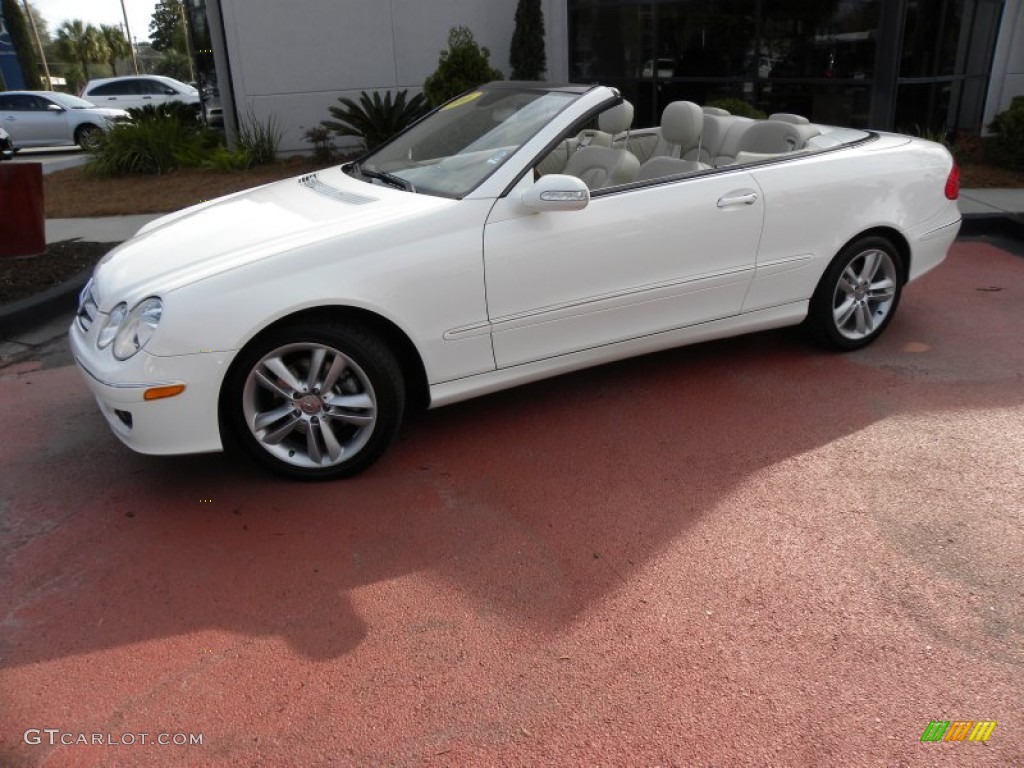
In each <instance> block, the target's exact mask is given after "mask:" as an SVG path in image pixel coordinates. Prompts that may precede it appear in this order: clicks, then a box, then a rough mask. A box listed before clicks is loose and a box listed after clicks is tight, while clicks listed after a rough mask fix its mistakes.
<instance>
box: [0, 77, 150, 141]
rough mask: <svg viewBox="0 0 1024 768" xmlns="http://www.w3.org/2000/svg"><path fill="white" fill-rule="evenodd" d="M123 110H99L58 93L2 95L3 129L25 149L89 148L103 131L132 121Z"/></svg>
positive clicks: (0, 94) (1, 120) (0, 124)
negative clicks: (119, 123)
mask: <svg viewBox="0 0 1024 768" xmlns="http://www.w3.org/2000/svg"><path fill="white" fill-rule="evenodd" d="M130 119H131V118H130V117H129V115H128V113H127V112H125V111H124V110H123V109H107V108H101V107H97V106H96V105H95V104H93V103H92V102H89V101H86V100H85V99H80V98H78V97H77V96H71V95H69V94H66V93H57V92H56V91H4V92H3V93H0V126H2V127H3V129H4V130H5V131H7V133H9V134H10V137H11V140H12V141H13V142H14V144H15V145H16V146H17V147H18V148H19V149H22V148H24V147H62V146H74V145H75V144H78V145H79V146H81V147H84V148H88V147H89V146H91V145H92V144H93V143H95V141H96V138H97V137H98V136H99V134H100V132H101V131H105V130H107V129H109V128H110V127H111V126H112V125H114V124H115V123H117V122H120V121H125V120H130Z"/></svg>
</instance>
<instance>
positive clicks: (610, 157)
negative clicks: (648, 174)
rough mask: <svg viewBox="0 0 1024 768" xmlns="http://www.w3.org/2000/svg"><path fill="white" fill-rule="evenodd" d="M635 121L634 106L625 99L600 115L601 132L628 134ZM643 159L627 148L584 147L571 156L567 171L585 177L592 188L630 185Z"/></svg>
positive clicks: (566, 166)
mask: <svg viewBox="0 0 1024 768" xmlns="http://www.w3.org/2000/svg"><path fill="white" fill-rule="evenodd" d="M632 124H633V105H632V104H630V103H629V102H628V101H623V102H622V103H621V104H618V105H616V106H614V107H612V108H611V109H608V110H605V111H604V112H602V113H601V115H600V116H599V117H598V126H599V127H600V129H601V131H602V132H604V133H608V134H610V135H612V136H614V135H615V134H617V133H624V132H626V131H628V130H629V128H630V126H631V125H632ZM639 170H640V161H639V160H637V159H636V156H635V155H634V154H633V153H632V152H629V151H628V150H626V149H622V148H613V147H597V146H593V145H592V144H591V145H590V146H585V147H580V148H579V149H578V150H576V151H575V152H573V153H572V155H571V156H570V157H569V162H567V163H566V165H565V170H564V171H562V173H565V174H567V175H569V176H575V177H577V178H579V179H582V180H583V183H584V184H586V185H587V186H588V187H589V188H590V189H601V188H602V187H614V186H616V185H618V184H628V183H629V182H631V181H633V179H635V178H636V174H637V172H638V171H639Z"/></svg>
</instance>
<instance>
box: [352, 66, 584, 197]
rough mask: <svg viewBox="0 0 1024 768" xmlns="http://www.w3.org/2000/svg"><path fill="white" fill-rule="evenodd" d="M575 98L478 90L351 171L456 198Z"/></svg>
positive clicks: (530, 90) (572, 95)
mask: <svg viewBox="0 0 1024 768" xmlns="http://www.w3.org/2000/svg"><path fill="white" fill-rule="evenodd" d="M577 98H579V96H578V94H576V93H565V92H559V91H546V90H542V89H538V88H516V87H511V86H501V87H496V88H482V89H480V90H477V91H473V92H471V93H467V94H465V95H464V96H460V97H459V98H457V99H455V100H454V101H451V102H449V103H448V104H445V105H444V106H443V107H441V108H440V109H438V110H437V111H436V112H434V113H433V114H431V115H430V116H429V117H427V118H426V119H424V120H423V121H421V122H420V123H418V124H417V125H415V126H414V127H413V128H412V129H411V130H409V131H408V132H406V133H404V134H403V135H401V136H399V137H398V138H396V139H395V140H393V141H392V142H390V143H389V144H386V145H385V146H383V147H381V148H380V149H378V150H377V151H375V152H372V153H371V154H369V155H367V156H366V157H365V158H363V159H362V160H361V161H360V162H359V163H357V164H354V165H353V166H350V167H349V170H350V172H351V173H354V174H360V175H362V176H363V177H364V178H366V179H367V180H368V181H376V182H377V183H383V184H391V185H392V186H399V187H402V188H404V189H407V190H409V191H414V192H422V193H425V194H428V195H439V196H442V197H455V198H459V197H462V196H464V195H466V194H467V193H469V192H471V191H472V190H473V189H475V188H476V187H477V186H478V185H479V184H480V183H481V182H482V181H483V180H484V179H486V178H487V177H488V176H490V175H491V174H492V173H494V171H496V170H497V169H498V168H500V167H501V166H502V164H504V163H505V161H506V160H508V159H509V158H510V157H511V156H512V155H513V154H515V152H516V151H517V150H518V149H519V148H520V147H521V146H523V144H525V143H526V142H527V141H529V140H530V139H531V138H533V136H534V135H535V134H536V133H537V132H538V131H539V130H540V129H541V128H543V127H544V126H545V125H547V123H548V122H549V121H550V120H551V118H552V117H554V116H555V115H556V114H558V113H559V112H560V111H561V110H563V109H565V107H566V106H568V105H569V104H570V103H572V102H573V101H575V100H576V99H577Z"/></svg>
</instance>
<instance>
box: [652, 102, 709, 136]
mask: <svg viewBox="0 0 1024 768" xmlns="http://www.w3.org/2000/svg"><path fill="white" fill-rule="evenodd" d="M703 129H704V112H703V111H701V108H700V107H699V106H698V105H696V104H694V103H693V102H692V101H673V102H672V103H671V104H669V105H668V106H667V107H665V111H664V112H662V113H661V136H662V138H664V139H665V141H668V142H671V143H672V144H679V145H680V146H683V147H688V146H691V145H693V144H696V143H697V142H698V140H699V139H700V133H701V131H702V130H703Z"/></svg>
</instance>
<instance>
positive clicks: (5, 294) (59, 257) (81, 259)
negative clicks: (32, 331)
mask: <svg viewBox="0 0 1024 768" xmlns="http://www.w3.org/2000/svg"><path fill="white" fill-rule="evenodd" d="M115 245H117V243H81V242H78V241H77V240H64V241H62V242H60V243H51V244H50V245H49V246H47V248H46V253H44V254H42V255H41V256H27V257H7V258H0V304H9V303H11V302H13V301H17V300H18V299H24V298H26V297H28V296H33V295H35V294H37V293H42V292H43V291H45V290H46V289H48V288H52V287H54V286H55V285H60V284H61V283H63V282H64V281H66V280H70V279H71V278H73V277H74V276H75V275H77V274H78V273H79V272H81V271H82V270H85V269H88V268H90V267H93V266H95V264H96V262H97V261H99V260H100V259H101V258H102V257H103V255H104V254H106V253H107V251H109V250H110V249H112V248H113V247H114V246H115Z"/></svg>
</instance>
